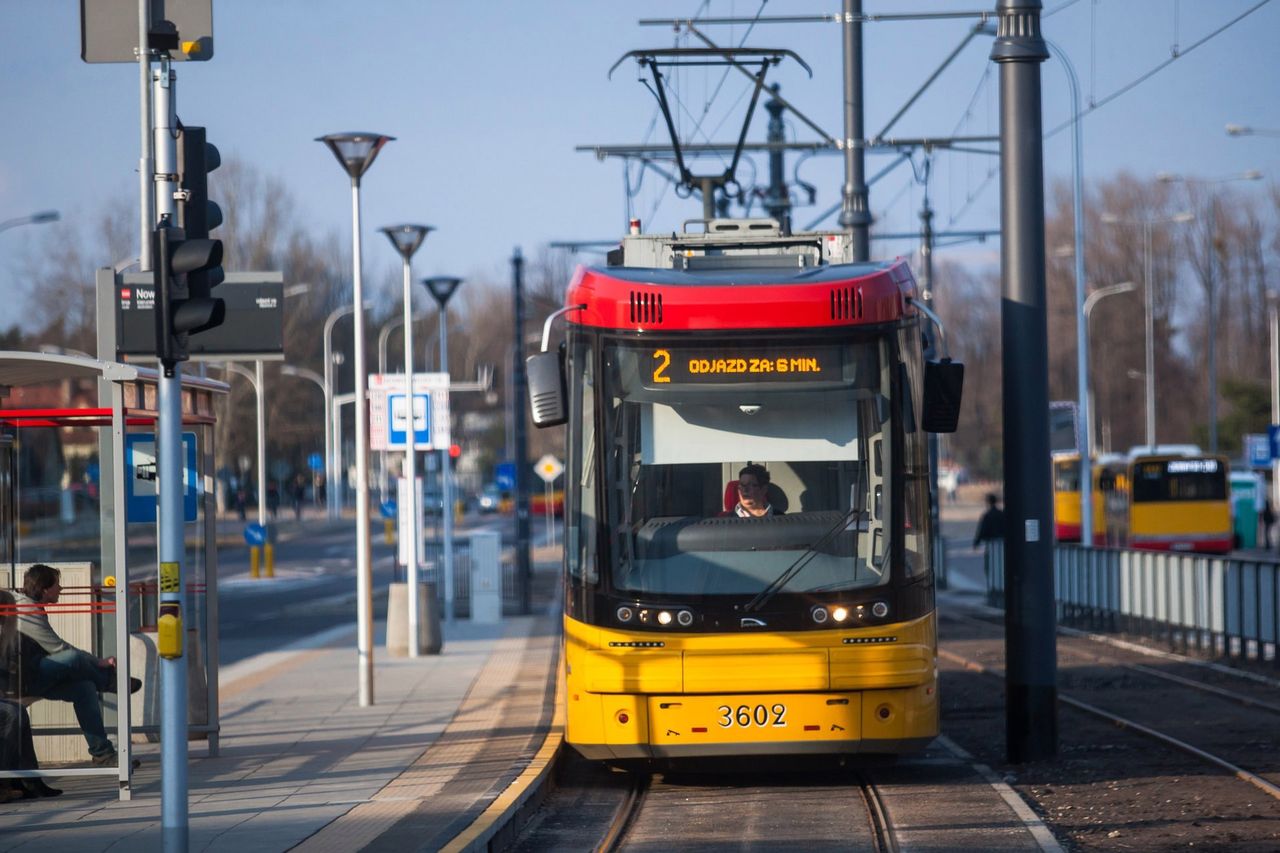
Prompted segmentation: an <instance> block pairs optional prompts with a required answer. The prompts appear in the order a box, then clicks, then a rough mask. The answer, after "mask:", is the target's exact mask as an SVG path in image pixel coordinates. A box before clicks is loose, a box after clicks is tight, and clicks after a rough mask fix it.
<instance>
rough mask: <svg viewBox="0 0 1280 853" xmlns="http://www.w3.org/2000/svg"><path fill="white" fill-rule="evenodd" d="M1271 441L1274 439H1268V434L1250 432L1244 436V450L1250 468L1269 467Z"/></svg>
mask: <svg viewBox="0 0 1280 853" xmlns="http://www.w3.org/2000/svg"><path fill="white" fill-rule="evenodd" d="M1268 432H1270V428H1268ZM1272 441H1274V439H1271V440H1269V436H1267V435H1262V434H1261V433H1250V434H1248V435H1246V436H1245V437H1244V452H1245V457H1246V458H1247V459H1248V460H1249V467H1250V468H1268V467H1270V465H1271V453H1272V451H1271V448H1272V443H1271V442H1272Z"/></svg>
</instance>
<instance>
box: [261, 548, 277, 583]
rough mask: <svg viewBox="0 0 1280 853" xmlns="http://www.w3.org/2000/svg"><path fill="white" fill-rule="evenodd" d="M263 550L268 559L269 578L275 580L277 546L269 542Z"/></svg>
mask: <svg viewBox="0 0 1280 853" xmlns="http://www.w3.org/2000/svg"><path fill="white" fill-rule="evenodd" d="M262 548H263V550H264V551H265V552H266V557H267V577H269V578H273V577H275V576H276V546H275V545H272V544H271V543H270V542H268V543H267V544H266V545H263V546H262Z"/></svg>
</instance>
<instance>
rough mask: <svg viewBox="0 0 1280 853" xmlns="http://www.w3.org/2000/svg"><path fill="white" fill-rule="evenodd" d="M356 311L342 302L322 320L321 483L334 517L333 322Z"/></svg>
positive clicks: (336, 502)
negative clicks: (322, 424) (322, 476)
mask: <svg viewBox="0 0 1280 853" xmlns="http://www.w3.org/2000/svg"><path fill="white" fill-rule="evenodd" d="M364 310H366V311H371V310H373V303H372V302H366V303H365V305H364ZM354 313H355V306H353V305H344V306H342V307H341V308H335V309H334V310H333V311H331V312H329V316H328V317H326V318H325V321H324V411H325V420H324V482H325V506H326V509H327V510H328V515H329V518H330V519H335V518H337V517H338V515H339V501H340V500H341V495H339V494H338V488H337V484H338V450H337V444H336V442H335V441H334V426H333V419H334V417H336V416H335V415H333V414H332V413H333V412H334V411H335V408H334V405H333V385H334V379H333V366H334V365H335V364H341V362H340V361H338V360H337V358H338V356H340V355H341V353H334V351H333V327H334V325H335V324H336V323H337V322H338V321H339V320H341V319H342V318H343V317H345V316H346V315H348V314H354Z"/></svg>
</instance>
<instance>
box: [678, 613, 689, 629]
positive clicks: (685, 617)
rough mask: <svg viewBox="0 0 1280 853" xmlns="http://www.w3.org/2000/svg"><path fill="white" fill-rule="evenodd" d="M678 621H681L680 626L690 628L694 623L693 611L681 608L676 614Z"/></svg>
mask: <svg viewBox="0 0 1280 853" xmlns="http://www.w3.org/2000/svg"><path fill="white" fill-rule="evenodd" d="M676 621H677V622H679V623H680V627H682V628H688V627H689V626H690V625H692V624H693V613H691V612H690V611H688V610H681V611H680V612H679V613H677V614H676Z"/></svg>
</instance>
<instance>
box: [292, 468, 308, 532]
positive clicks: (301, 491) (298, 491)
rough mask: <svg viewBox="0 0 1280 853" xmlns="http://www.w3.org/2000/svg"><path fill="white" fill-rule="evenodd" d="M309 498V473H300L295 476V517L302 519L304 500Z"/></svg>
mask: <svg viewBox="0 0 1280 853" xmlns="http://www.w3.org/2000/svg"><path fill="white" fill-rule="evenodd" d="M306 499H307V475H306V474H298V476H296V477H294V478H293V517H294V518H295V519H296V520H298V521H302V502H303V501H304V500H306Z"/></svg>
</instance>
